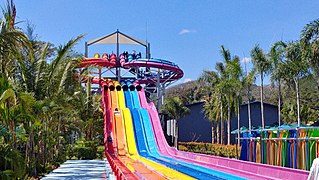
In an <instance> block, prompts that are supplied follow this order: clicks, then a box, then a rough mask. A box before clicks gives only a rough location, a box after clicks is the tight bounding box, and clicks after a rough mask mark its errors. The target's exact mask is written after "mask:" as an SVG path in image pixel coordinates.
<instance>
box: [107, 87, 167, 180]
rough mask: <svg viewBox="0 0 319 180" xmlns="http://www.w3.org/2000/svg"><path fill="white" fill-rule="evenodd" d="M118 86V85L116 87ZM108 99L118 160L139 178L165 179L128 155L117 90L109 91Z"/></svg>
mask: <svg viewBox="0 0 319 180" xmlns="http://www.w3.org/2000/svg"><path fill="white" fill-rule="evenodd" d="M109 84H110V85H114V86H115V88H116V87H117V86H118V85H119V84H118V83H116V82H111V83H109ZM118 88H119V87H118ZM109 97H110V99H109V101H110V102H111V103H110V104H111V111H110V117H109V118H110V119H111V121H112V122H114V131H115V133H114V134H115V138H114V142H116V143H117V149H116V150H117V154H118V158H119V159H120V161H121V162H122V163H123V164H125V166H126V167H127V168H128V169H129V170H130V171H131V172H133V173H134V174H135V175H136V176H138V177H139V178H140V179H156V180H161V179H166V178H165V177H164V176H162V175H160V174H159V173H157V172H155V171H153V170H151V169H149V168H148V167H146V166H145V165H144V164H143V163H141V162H139V161H136V160H134V159H132V158H131V157H129V156H128V154H127V147H126V137H125V136H126V135H125V130H124V124H123V122H124V121H123V120H122V119H123V112H122V111H121V110H120V109H119V107H120V106H119V104H118V100H117V99H118V97H117V90H115V89H113V90H110V91H109Z"/></svg>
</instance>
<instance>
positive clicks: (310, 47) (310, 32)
mask: <svg viewBox="0 0 319 180" xmlns="http://www.w3.org/2000/svg"><path fill="white" fill-rule="evenodd" d="M318 37H319V19H316V20H314V21H312V22H310V23H309V24H307V25H306V26H305V27H304V29H303V30H302V32H301V40H300V41H301V46H302V53H303V56H304V58H305V59H306V60H307V62H308V63H309V65H310V68H311V69H312V72H313V73H314V74H315V77H316V81H317V88H318V90H319V41H318Z"/></svg>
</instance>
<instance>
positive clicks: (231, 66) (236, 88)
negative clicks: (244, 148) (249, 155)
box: [227, 56, 244, 146]
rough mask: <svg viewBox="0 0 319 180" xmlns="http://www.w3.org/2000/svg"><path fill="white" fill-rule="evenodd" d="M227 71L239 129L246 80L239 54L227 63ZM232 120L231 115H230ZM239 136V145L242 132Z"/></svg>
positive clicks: (238, 133)
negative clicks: (242, 94)
mask: <svg viewBox="0 0 319 180" xmlns="http://www.w3.org/2000/svg"><path fill="white" fill-rule="evenodd" d="M227 71H228V74H229V75H230V79H229V81H230V87H231V88H230V90H231V95H232V99H233V100H232V101H233V102H232V103H233V106H234V107H233V108H234V112H237V126H238V130H239V129H240V104H241V99H242V98H241V91H242V89H243V87H244V80H243V71H242V68H241V65H240V60H239V57H238V56H235V57H234V58H233V59H232V60H231V61H229V62H228V64H227ZM229 122H230V117H229ZM228 128H229V131H228V144H230V126H229V127H228ZM237 138H238V141H237V142H238V146H240V140H239V138H240V132H239V131H238V132H237Z"/></svg>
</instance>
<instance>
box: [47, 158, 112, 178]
mask: <svg viewBox="0 0 319 180" xmlns="http://www.w3.org/2000/svg"><path fill="white" fill-rule="evenodd" d="M42 179H43V180H52V179H59V180H73V179H74V180H75V179H76V180H78V179H80V180H81V179H92V180H102V179H116V178H115V176H114V175H113V172H112V169H111V167H110V165H109V163H108V162H107V160H67V161H66V162H64V163H63V164H61V166H60V167H59V168H57V169H55V170H53V171H52V172H51V173H49V174H47V175H46V176H45V177H43V178H42Z"/></svg>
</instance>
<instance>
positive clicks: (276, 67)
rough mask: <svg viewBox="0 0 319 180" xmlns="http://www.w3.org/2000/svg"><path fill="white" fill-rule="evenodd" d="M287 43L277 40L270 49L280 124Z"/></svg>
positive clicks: (279, 123)
mask: <svg viewBox="0 0 319 180" xmlns="http://www.w3.org/2000/svg"><path fill="white" fill-rule="evenodd" d="M285 46H286V45H285V44H284V43H283V42H282V41H279V42H276V43H275V44H274V45H273V46H272V47H271V50H270V53H269V57H270V63H271V81H272V82H273V83H274V84H277V86H278V125H279V126H280V125H281V107H282V88H281V82H282V77H283V76H284V74H283V72H282V69H283V68H282V66H283V61H284V49H285Z"/></svg>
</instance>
